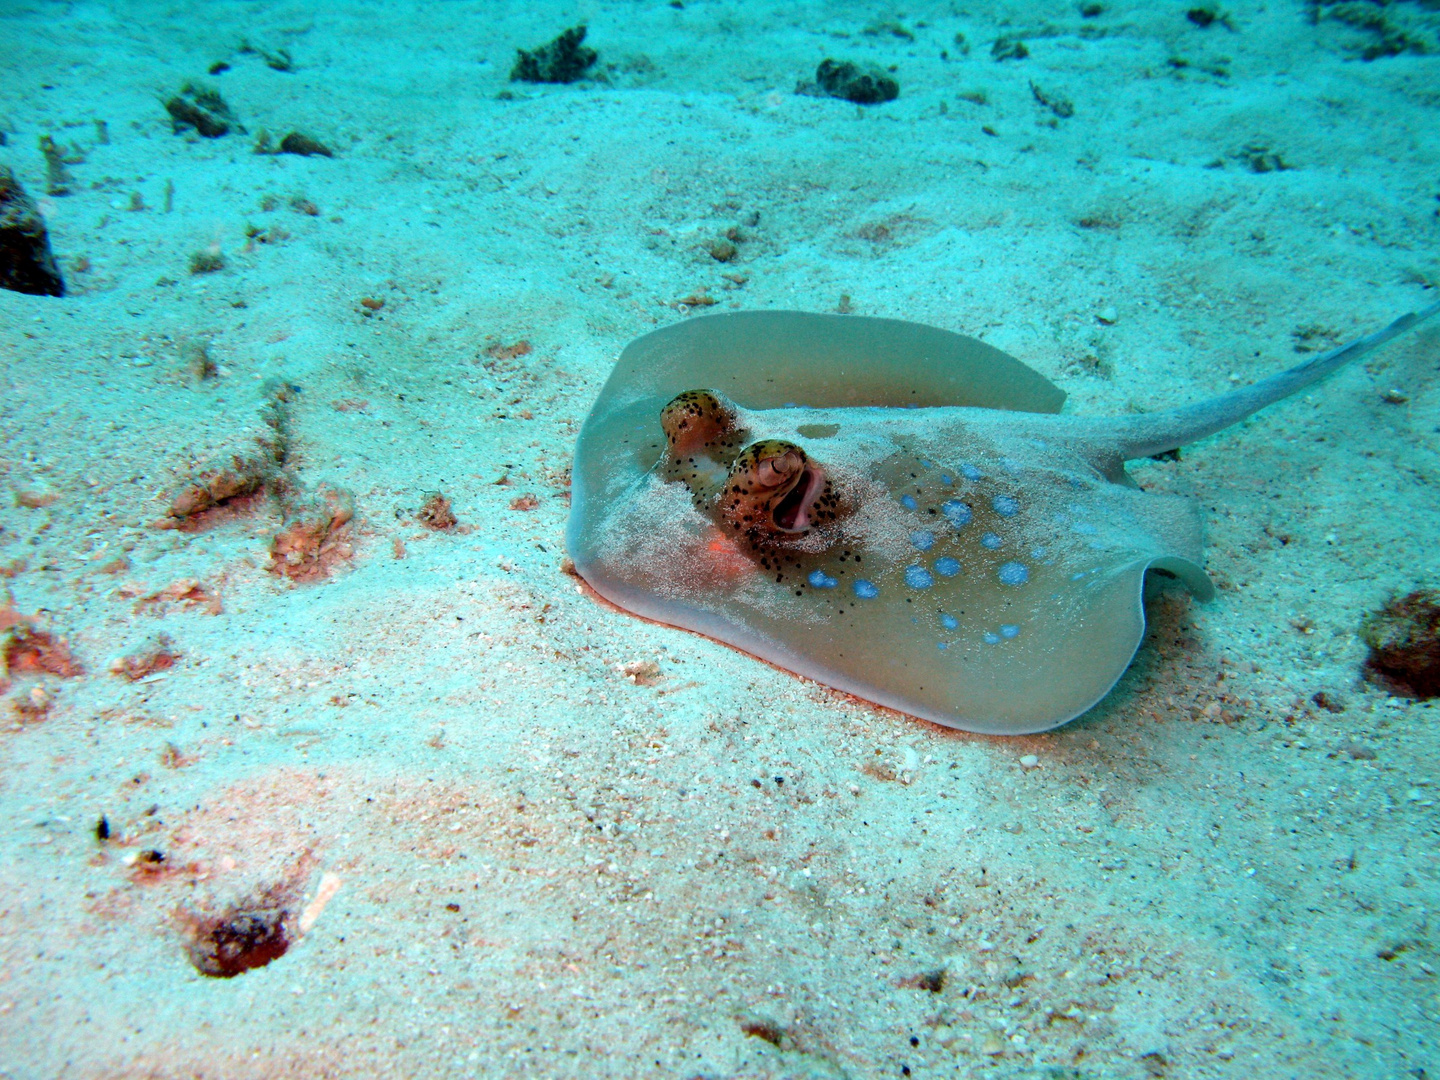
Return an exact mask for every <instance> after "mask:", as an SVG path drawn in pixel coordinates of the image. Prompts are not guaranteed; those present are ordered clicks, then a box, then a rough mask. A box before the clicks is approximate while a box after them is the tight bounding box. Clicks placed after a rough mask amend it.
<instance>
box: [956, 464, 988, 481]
mask: <svg viewBox="0 0 1440 1080" xmlns="http://www.w3.org/2000/svg"><path fill="white" fill-rule="evenodd" d="M960 475H961V476H963V477H965V479H966V480H979V479H980V478H981V477H982V476H984V475H985V474H984V473H982V472H981V471H980V470H979V469H977V468H976V467H975V466H974V465H961V466H960Z"/></svg>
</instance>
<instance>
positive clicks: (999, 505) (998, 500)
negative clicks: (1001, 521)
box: [990, 495, 1020, 517]
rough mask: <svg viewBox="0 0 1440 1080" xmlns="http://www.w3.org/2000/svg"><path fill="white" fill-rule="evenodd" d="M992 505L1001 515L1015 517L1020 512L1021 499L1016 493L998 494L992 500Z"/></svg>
mask: <svg viewBox="0 0 1440 1080" xmlns="http://www.w3.org/2000/svg"><path fill="white" fill-rule="evenodd" d="M990 505H991V506H992V507H994V508H995V513H997V514H999V515H1000V516H1001V517H1014V516H1015V515H1016V514H1018V513H1019V512H1020V500H1019V499H1017V498H1015V496H1014V495H996V496H995V498H993V499H991V500H990Z"/></svg>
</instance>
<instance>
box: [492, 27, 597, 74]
mask: <svg viewBox="0 0 1440 1080" xmlns="http://www.w3.org/2000/svg"><path fill="white" fill-rule="evenodd" d="M584 40H585V27H584V26H572V27H571V28H570V29H569V30H566V31H565V32H564V33H563V34H561V35H560V36H559V37H557V38H556V39H555V40H554V41H552V42H550V44H548V45H542V46H540V48H538V49H533V50H528V51H527V50H525V49H516V50H515V51H516V53H517V54H518V55H517V56H516V58H515V66H514V67H513V68H511V69H510V81H511V82H528V83H573V82H575V81H576V80H577V79H582V78H584V77H585V73H586V72H587V71H588V70H589V69H590V66H591V65H592V64H594V63H595V60H596V57H597V55H598V54H597V53H596V52H595V50H594V49H589V48H586V47H585V46H584V45H583V44H581V42H583V41H584Z"/></svg>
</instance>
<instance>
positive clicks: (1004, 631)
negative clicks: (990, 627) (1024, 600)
mask: <svg viewBox="0 0 1440 1080" xmlns="http://www.w3.org/2000/svg"><path fill="white" fill-rule="evenodd" d="M1019 633H1020V628H1019V627H1018V626H1016V625H1015V624H1014V623H1005V624H1004V625H1003V626H1001V627H1000V636H1001V637H1004V638H1011V637H1015V636H1016V635H1017V634H1019Z"/></svg>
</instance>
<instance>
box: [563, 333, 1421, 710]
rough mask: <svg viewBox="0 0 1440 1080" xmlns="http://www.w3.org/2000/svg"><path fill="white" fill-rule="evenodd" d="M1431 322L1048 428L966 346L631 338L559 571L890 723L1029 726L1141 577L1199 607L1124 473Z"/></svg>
mask: <svg viewBox="0 0 1440 1080" xmlns="http://www.w3.org/2000/svg"><path fill="white" fill-rule="evenodd" d="M1437 311H1440V304H1435V305H1432V306H1430V307H1427V308H1425V309H1423V310H1422V311H1419V312H1416V313H1413V314H1410V315H1406V316H1404V317H1402V318H1400V319H1398V320H1396V321H1395V322H1394V323H1392V324H1391V325H1390V326H1388V327H1386V328H1385V329H1384V330H1381V331H1379V332H1378V333H1375V334H1372V335H1370V336H1368V337H1365V338H1361V339H1360V340H1358V341H1355V342H1353V343H1351V344H1349V345H1346V346H1343V347H1342V348H1339V349H1336V350H1334V351H1332V352H1329V353H1326V354H1325V355H1323V356H1320V357H1317V358H1315V359H1313V360H1311V361H1309V362H1308V363H1305V364H1302V365H1300V366H1299V367H1295V368H1292V369H1290V370H1288V371H1284V372H1281V373H1279V374H1277V375H1273V376H1271V377H1270V378H1267V379H1264V380H1262V381H1261V382H1258V383H1256V384H1254V385H1252V386H1248V387H1244V388H1241V389H1237V390H1234V391H1232V392H1230V393H1227V394H1223V395H1221V396H1220V397H1217V398H1213V399H1211V400H1209V401H1204V402H1201V403H1199V404H1196V405H1189V406H1184V407H1180V408H1174V409H1167V410H1165V411H1162V412H1154V413H1147V414H1141V415H1131V416H1120V417H1108V418H1107V417H1077V416H1061V415H1059V410H1060V406H1061V404H1062V402H1063V401H1064V400H1065V395H1064V393H1063V392H1062V391H1061V390H1060V389H1059V388H1058V387H1056V386H1054V385H1053V384H1052V383H1050V382H1049V381H1048V380H1047V379H1045V378H1044V377H1043V376H1041V375H1040V374H1039V373H1037V372H1035V371H1032V370H1031V369H1030V368H1028V367H1026V366H1025V365H1024V364H1022V363H1021V362H1020V361H1019V360H1016V359H1015V358H1014V357H1012V356H1009V355H1007V354H1006V353H1003V352H1001V351H1000V350H999V349H996V348H994V347H992V346H990V345H987V344H985V343H984V342H982V341H978V340H976V339H974V338H970V337H964V336H962V335H960V334H954V333H950V332H948V331H945V330H939V329H936V328H934V327H929V326H922V325H919V324H917V323H909V322H901V321H896V320H892V319H872V318H861V317H859V316H853V315H815V314H805V313H801V312H787V311H761V312H736V313H732V314H724V315H711V316H703V317H699V318H694V319H691V320H688V321H686V322H682V323H678V324H676V325H673V326H669V327H666V328H664V329H661V330H657V331H655V332H653V333H650V334H647V335H646V336H644V337H642V338H639V339H637V340H636V341H634V342H632V343H631V344H630V345H629V346H628V347H627V348H626V349H625V351H624V352H623V353H622V354H621V356H620V359H619V362H618V363H617V365H616V367H615V370H614V372H613V373H612V374H611V376H610V379H609V381H608V382H606V384H605V387H604V389H603V390H602V391H601V392H600V396H599V398H598V399H597V400H596V402H595V406H594V408H593V409H592V410H591V412H590V415H589V417H588V418H587V419H586V421H585V425H584V427H583V428H582V430H581V432H580V439H579V443H578V445H577V447H576V451H575V465H574V485H573V500H574V503H573V507H572V510H571V514H570V521H569V526H568V529H567V543H568V547H569V550H570V555H571V558H572V559H573V560H574V562H575V568H576V570H577V571H578V572H579V574H580V575H581V576H582V577H584V579H585V580H586V581H587V582H588V583H589V584H590V585H591V586H592V587H593V588H594V589H595V591H596V592H598V593H599V594H600V595H601V596H603V597H604V598H606V599H607V600H610V601H611V602H613V603H614V604H616V605H618V606H620V607H621V608H624V609H626V610H628V611H630V612H633V613H635V614H637V615H640V616H643V617H645V618H648V619H653V620H656V621H659V622H662V623H668V624H670V625H673V626H678V627H683V628H684V629H687V630H693V631H695V632H697V633H700V634H704V635H706V636H707V637H711V638H715V639H717V640H719V641H722V642H725V643H727V644H729V645H732V646H735V647H736V648H739V649H742V650H744V651H745V652H747V653H751V654H753V655H754V656H757V657H759V658H761V659H763V660H766V661H769V662H770V663H772V664H775V665H777V666H779V667H782V668H786V669H788V670H790V671H793V672H796V673H798V674H800V675H804V676H806V677H808V678H811V679H815V680H816V681H818V682H821V683H825V684H827V685H829V686H833V687H836V688H837V689H840V690H844V691H846V692H848V693H851V694H854V695H856V696H858V697H861V698H865V699H867V700H869V701H872V702H876V703H878V704H881V705H886V706H889V707H890V708H893V709H898V710H900V711H902V712H905V713H909V714H911V715H913V716H918V717H922V718H924V719H926V720H932V721H934V722H936V723H938V724H944V725H946V726H949V727H955V728H963V729H965V730H968V731H978V732H989V733H996V734H1023V733H1029V732H1036V731H1044V730H1047V729H1049V728H1053V727H1056V726H1058V725H1060V724H1063V723H1065V722H1066V721H1068V720H1071V719H1073V718H1074V717H1076V716H1079V715H1080V714H1081V713H1083V712H1085V711H1086V710H1087V709H1089V708H1091V707H1092V706H1093V705H1095V704H1096V703H1097V702H1098V701H1099V700H1100V699H1101V698H1102V697H1104V696H1105V694H1106V693H1107V692H1108V691H1109V690H1110V688H1111V687H1113V686H1114V685H1115V682H1116V680H1118V679H1119V677H1120V675H1121V674H1122V673H1123V672H1124V670H1125V668H1126V667H1127V666H1128V665H1129V664H1130V661H1131V659H1132V658H1133V657H1134V655H1135V651H1136V649H1137V648H1139V645H1140V641H1141V638H1142V637H1143V635H1144V631H1145V610H1144V597H1145V586H1146V580H1147V576H1152V577H1153V576H1154V575H1160V576H1162V577H1168V578H1170V579H1178V581H1179V582H1180V583H1183V585H1185V586H1187V587H1188V588H1189V589H1190V591H1191V592H1192V593H1194V595H1195V596H1196V597H1198V598H1199V599H1201V600H1209V599H1210V598H1211V597H1212V596H1213V595H1214V588H1213V586H1212V585H1211V583H1210V579H1209V578H1208V577H1207V576H1206V574H1205V571H1204V569H1203V562H1202V559H1203V556H1202V554H1201V547H1202V541H1201V523H1200V518H1199V514H1198V512H1197V510H1196V508H1195V507H1194V506H1193V505H1192V504H1191V503H1190V501H1189V500H1186V499H1184V498H1181V497H1179V496H1173V495H1166V494H1158V493H1153V492H1147V491H1144V490H1142V489H1141V488H1140V487H1138V486H1137V485H1136V484H1135V482H1134V481H1133V480H1131V478H1130V477H1129V476H1128V475H1127V474H1126V472H1125V462H1127V461H1130V460H1134V459H1137V458H1143V457H1147V456H1150V455H1154V454H1159V453H1163V452H1165V451H1168V450H1173V449H1175V448H1177V447H1180V446H1182V445H1184V444H1186V443H1189V442H1192V441H1194V440H1196V439H1199V438H1202V437H1204V436H1206V435H1209V434H1211V433H1213V432H1216V431H1219V430H1220V429H1221V428H1224V427H1228V426H1229V425H1231V424H1234V423H1236V422H1237V421H1239V420H1241V419H1243V418H1244V417H1246V416H1249V415H1250V414H1251V413H1253V412H1255V411H1256V410H1257V409H1260V408H1263V407H1264V406H1266V405H1268V404H1270V403H1271V402H1274V401H1277V400H1279V399H1280V398H1283V397H1285V396H1287V395H1289V394H1293V393H1295V392H1296V391H1297V390H1299V389H1301V388H1302V387H1304V386H1308V385H1309V384H1311V383H1313V382H1314V381H1316V380H1317V379H1320V378H1323V377H1324V376H1325V375H1328V374H1329V373H1330V372H1332V371H1334V370H1335V369H1336V368H1338V367H1340V366H1341V365H1343V364H1345V363H1346V362H1348V361H1350V360H1353V359H1354V358H1355V357H1357V356H1360V355H1362V354H1364V353H1366V352H1369V351H1370V350H1371V349H1374V348H1376V347H1377V346H1379V345H1381V344H1383V343H1384V342H1386V341H1389V340H1390V339H1391V338H1393V337H1395V336H1396V335H1398V334H1401V333H1403V332H1405V331H1406V330H1408V329H1410V328H1411V327H1413V326H1415V325H1416V324H1417V323H1418V322H1420V321H1421V320H1423V319H1426V318H1428V317H1430V316H1431V315H1434V314H1435V313H1436V312H1437Z"/></svg>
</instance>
